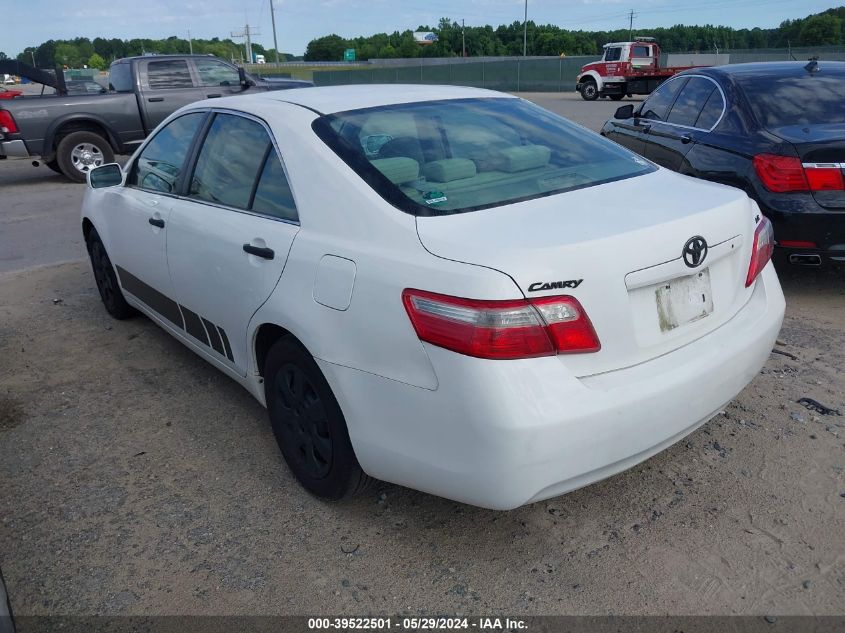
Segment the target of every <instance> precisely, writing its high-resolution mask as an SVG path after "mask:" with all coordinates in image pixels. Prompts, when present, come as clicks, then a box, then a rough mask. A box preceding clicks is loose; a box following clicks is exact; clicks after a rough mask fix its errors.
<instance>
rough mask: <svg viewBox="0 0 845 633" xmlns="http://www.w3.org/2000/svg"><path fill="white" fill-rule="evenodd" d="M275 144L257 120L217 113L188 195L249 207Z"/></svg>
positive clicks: (199, 158)
mask: <svg viewBox="0 0 845 633" xmlns="http://www.w3.org/2000/svg"><path fill="white" fill-rule="evenodd" d="M271 145H272V144H271V142H270V136H269V135H268V134H267V131H266V130H265V129H264V127H263V126H262V125H261V124H260V123H258V122H257V121H253V120H252V119H247V118H245V117H242V116H235V115H232V114H217V115H216V116H215V117H214V122H213V123H212V124H211V127H210V128H209V130H208V134H207V135H206V137H205V141H204V142H203V145H202V149H201V150H200V153H199V157H198V158H197V165H196V167H195V168H194V175H193V177H192V178H191V186H190V189H189V191H188V195H189V196H190V197H191V198H196V199H197V200H205V201H207V202H214V203H217V204H223V205H226V206H228V207H235V208H236V209H249V206H250V202H251V199H252V192H253V188H254V186H255V182H256V179H257V178H258V175H259V173H260V172H261V170H262V169H263V167H264V161H265V160H266V156H267V151H268V148H270V147H271Z"/></svg>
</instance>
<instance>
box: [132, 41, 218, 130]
mask: <svg viewBox="0 0 845 633" xmlns="http://www.w3.org/2000/svg"><path fill="white" fill-rule="evenodd" d="M138 63H139V68H138V72H139V75H140V80H141V100H142V102H141V106H142V113H143V115H144V127H145V128H146V129H148V130H152V129H153V128H154V127H156V126H157V125H158V124H159V123H161V122H162V121H164V120H165V119H166V118H167V117H169V116H170V115H171V114H173V113H174V112H175V111H176V110H178V109H179V108H181V107H182V106H183V105H187V104H189V103H193V102H194V101H200V100H202V99H205V89H204V88H202V87H200V86H197V85H196V84H195V82H194V79H193V76H192V75H191V70H190V67H189V66H188V62H187V60H185V59H160V60H156V59H155V58H152V59H150V60H146V59H144V60H141V61H140V62H138Z"/></svg>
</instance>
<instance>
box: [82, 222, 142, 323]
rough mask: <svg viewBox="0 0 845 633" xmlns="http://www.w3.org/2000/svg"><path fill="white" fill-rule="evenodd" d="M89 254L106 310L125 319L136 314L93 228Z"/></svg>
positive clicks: (89, 241) (120, 318)
mask: <svg viewBox="0 0 845 633" xmlns="http://www.w3.org/2000/svg"><path fill="white" fill-rule="evenodd" d="M87 243H88V256H89V257H90V258H91V268H92V269H93V271H94V279H95V280H96V282H97V290H98V291H99V292H100V299H102V300H103V305H104V306H105V308H106V312H108V313H109V314H110V315H112V316H113V317H114V318H115V319H118V320H121V321H122V320H123V319H128V318H129V317H131V316H133V315H134V314H135V309H134V308H133V307H132V306H130V305H129V304H128V303H126V299H125V298H124V297H123V292H122V291H121V289H120V284H119V283H118V281H117V275H116V274H115V272H114V266H112V263H111V260H110V259H109V255H108V253H107V252H106V247H105V246H103V242H102V240H100V236H99V235H97V232H96V231H94V230H92V231H91V234H90V235H89V236H88V240H87Z"/></svg>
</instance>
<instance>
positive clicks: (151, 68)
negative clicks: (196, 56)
mask: <svg viewBox="0 0 845 633" xmlns="http://www.w3.org/2000/svg"><path fill="white" fill-rule="evenodd" d="M147 83H148V84H149V86H150V89H151V90H166V89H168V88H193V87H194V83H193V81H191V72H190V71H189V70H188V62H186V61H184V60H180V59H168V60H162V61H160V62H149V63H148V64H147Z"/></svg>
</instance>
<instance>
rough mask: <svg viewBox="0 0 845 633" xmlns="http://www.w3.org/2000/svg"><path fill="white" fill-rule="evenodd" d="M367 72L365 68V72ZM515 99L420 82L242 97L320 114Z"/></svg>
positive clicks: (500, 94) (493, 93) (487, 91)
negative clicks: (448, 101) (422, 103)
mask: <svg viewBox="0 0 845 633" xmlns="http://www.w3.org/2000/svg"><path fill="white" fill-rule="evenodd" d="M361 72H364V71H361ZM496 97H498V98H503V97H504V98H513V99H516V98H517V97H514V96H513V95H508V94H505V93H502V92H496V91H495V90H483V89H481V88H466V87H462V86H427V85H416V84H362V85H352V86H326V87H322V88H295V89H290V90H274V91H271V92H264V93H262V94H257V95H254V96H246V95H245V96H243V97H238V99H245V98H246V99H262V100H265V99H270V100H274V101H286V102H288V103H295V104H298V105H301V106H304V107H306V108H309V109H311V110H316V111H317V112H319V113H320V114H332V113H335V112H344V111H346V110H358V109H360V108H375V107H378V106H385V105H392V104H397V103H416V102H419V101H440V100H444V99H483V98H488V99H489V98H496Z"/></svg>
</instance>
